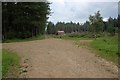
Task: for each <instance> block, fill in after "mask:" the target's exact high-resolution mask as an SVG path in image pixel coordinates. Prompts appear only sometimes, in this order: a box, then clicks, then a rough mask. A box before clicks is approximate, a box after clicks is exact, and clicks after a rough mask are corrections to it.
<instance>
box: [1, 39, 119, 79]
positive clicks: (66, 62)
mask: <svg viewBox="0 0 120 80" xmlns="http://www.w3.org/2000/svg"><path fill="white" fill-rule="evenodd" d="M3 48H5V49H10V50H13V51H16V52H17V53H18V54H19V56H20V57H21V59H22V60H21V66H22V67H21V70H22V71H21V73H20V76H19V77H27V78H117V77H118V68H117V66H115V65H114V64H112V63H111V62H108V61H106V60H104V59H102V58H100V57H97V56H95V54H93V53H92V52H91V51H89V50H88V49H86V48H82V47H78V46H76V45H75V44H73V42H72V41H67V40H61V39H53V38H50V39H45V40H37V41H30V42H19V43H4V44H3Z"/></svg>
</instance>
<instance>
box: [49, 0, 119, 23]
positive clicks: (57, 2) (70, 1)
mask: <svg viewBox="0 0 120 80" xmlns="http://www.w3.org/2000/svg"><path fill="white" fill-rule="evenodd" d="M49 1H50V2H52V4H51V5H50V7H51V9H52V10H51V12H53V13H52V14H51V16H50V18H49V20H48V21H51V22H54V23H56V22H58V21H61V22H70V21H73V22H80V23H83V22H85V21H86V20H88V17H89V15H90V14H94V13H95V12H96V11H98V10H100V12H101V15H102V16H103V17H104V20H107V19H108V18H109V17H110V16H111V17H113V18H115V17H117V16H118V1H119V0H99V1H98V0H91V2H89V1H90V0H49Z"/></svg>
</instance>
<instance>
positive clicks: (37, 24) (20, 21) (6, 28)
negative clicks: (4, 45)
mask: <svg viewBox="0 0 120 80" xmlns="http://www.w3.org/2000/svg"><path fill="white" fill-rule="evenodd" d="M49 4H50V3H47V2H3V3H2V26H3V27H2V36H3V37H2V39H3V41H4V40H7V39H12V38H22V39H24V38H29V37H33V36H37V35H40V34H44V32H45V27H46V22H47V19H48V15H49V14H50V7H49Z"/></svg>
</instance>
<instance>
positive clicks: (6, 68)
mask: <svg viewBox="0 0 120 80" xmlns="http://www.w3.org/2000/svg"><path fill="white" fill-rule="evenodd" d="M19 61H20V58H19V57H18V55H17V54H16V53H15V52H12V51H9V50H5V49H3V50H2V76H3V77H6V76H7V74H9V73H10V74H12V73H13V72H15V71H16V70H14V69H17V68H18V67H19Z"/></svg>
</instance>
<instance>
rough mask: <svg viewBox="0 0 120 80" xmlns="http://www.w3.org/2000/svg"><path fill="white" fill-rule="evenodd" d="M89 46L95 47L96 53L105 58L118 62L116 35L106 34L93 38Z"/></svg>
mask: <svg viewBox="0 0 120 80" xmlns="http://www.w3.org/2000/svg"><path fill="white" fill-rule="evenodd" d="M90 46H91V47H93V48H94V49H96V51H97V53H98V55H100V56H101V57H103V58H106V59H107V60H110V61H113V62H114V63H116V64H117V63H118V37H117V36H112V37H110V36H106V37H101V38H98V39H96V40H94V41H93V42H92V43H91V44H90Z"/></svg>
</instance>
